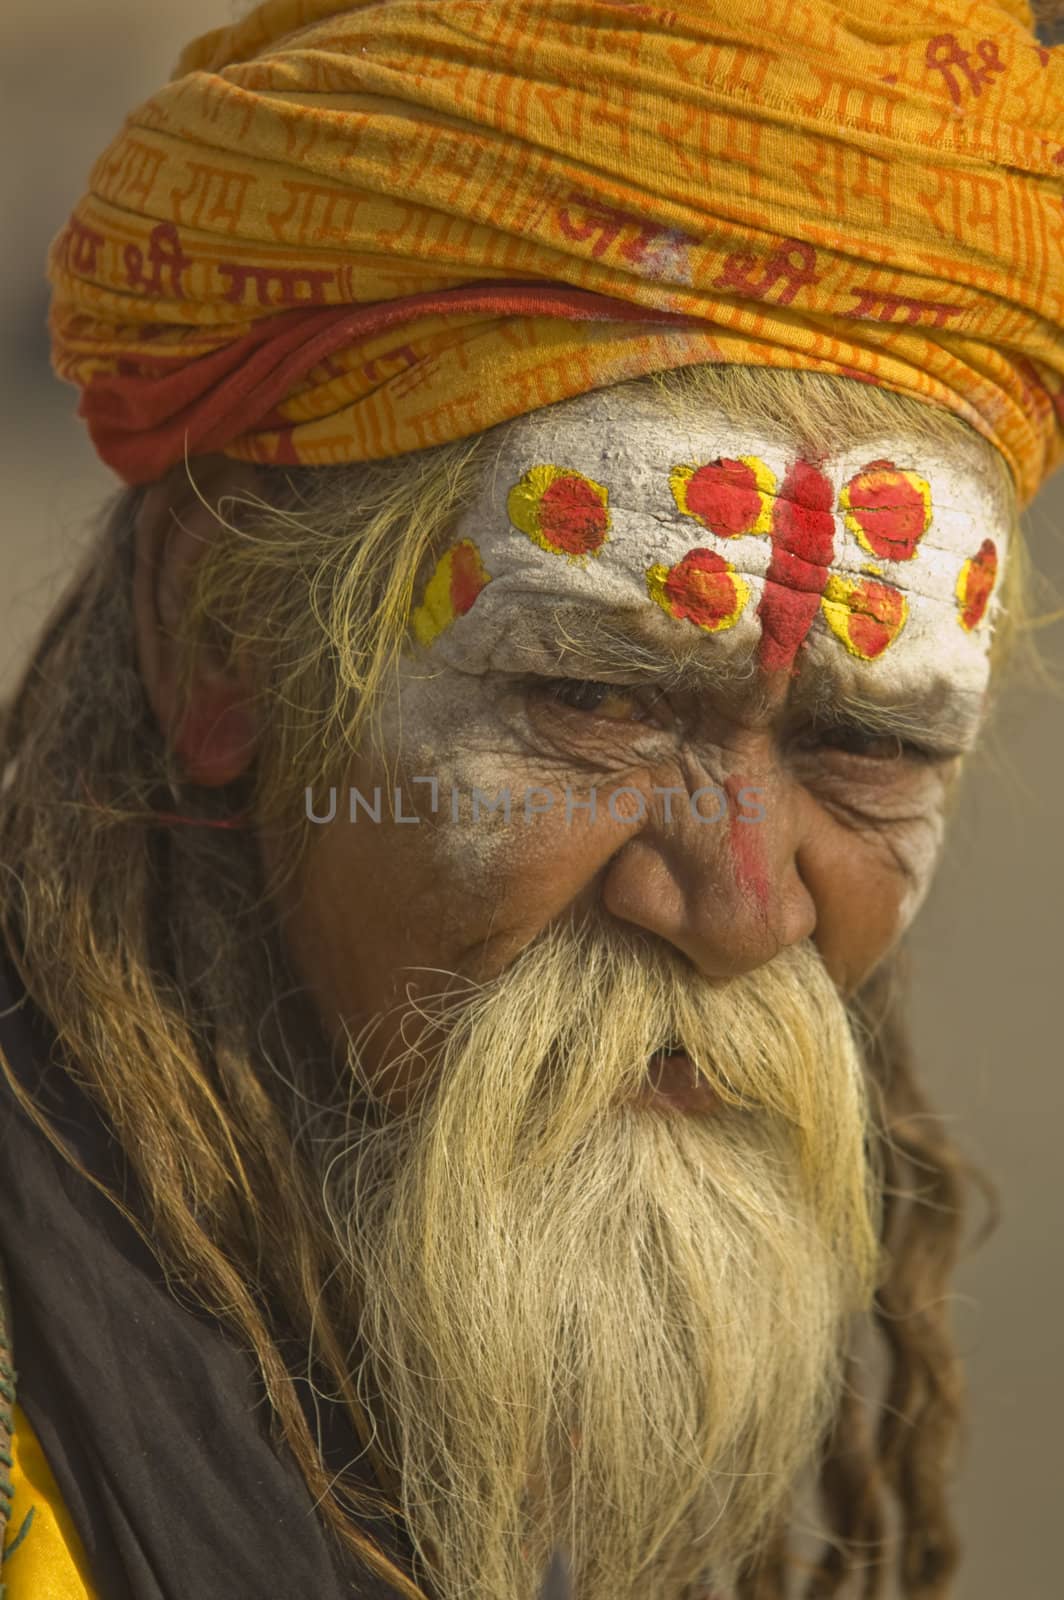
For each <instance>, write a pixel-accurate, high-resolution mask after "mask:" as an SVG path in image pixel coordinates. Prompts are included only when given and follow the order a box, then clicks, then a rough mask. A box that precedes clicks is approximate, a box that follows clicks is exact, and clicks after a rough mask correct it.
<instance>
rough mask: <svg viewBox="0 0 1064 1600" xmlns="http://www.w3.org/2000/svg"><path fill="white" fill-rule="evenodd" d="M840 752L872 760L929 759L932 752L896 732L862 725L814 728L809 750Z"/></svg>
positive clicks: (842, 723)
mask: <svg viewBox="0 0 1064 1600" xmlns="http://www.w3.org/2000/svg"><path fill="white" fill-rule="evenodd" d="M809 747H815V748H816V749H819V750H840V751H842V752H843V754H845V755H851V756H864V757H865V759H866V760H869V761H900V760H901V759H902V758H903V757H908V759H909V760H914V761H920V760H926V759H927V755H928V752H927V751H926V750H924V749H923V748H922V747H921V746H919V745H916V744H911V743H910V742H908V741H907V740H905V739H903V738H901V736H900V735H899V734H896V733H877V732H875V731H874V730H873V729H871V728H862V727H861V726H860V725H859V724H858V723H848V722H840V723H834V724H832V725H830V726H827V727H823V728H816V729H814V730H813V731H812V732H811V733H810V734H809V736H808V741H807V748H809Z"/></svg>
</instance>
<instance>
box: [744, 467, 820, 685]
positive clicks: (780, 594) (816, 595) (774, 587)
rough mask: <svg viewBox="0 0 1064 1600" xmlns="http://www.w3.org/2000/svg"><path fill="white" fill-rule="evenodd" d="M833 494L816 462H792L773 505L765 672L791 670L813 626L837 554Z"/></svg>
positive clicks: (762, 609) (763, 608) (762, 612)
mask: <svg viewBox="0 0 1064 1600" xmlns="http://www.w3.org/2000/svg"><path fill="white" fill-rule="evenodd" d="M833 505H834V496H833V494H832V489H831V484H830V483H829V482H828V480H827V478H826V477H825V476H824V474H823V472H821V470H820V468H819V467H818V466H814V465H813V463H812V462H809V461H795V462H793V463H792V464H791V466H790V467H789V468H788V469H787V476H786V477H785V478H784V480H783V484H782V486H781V488H780V492H779V494H778V495H777V497H776V499H775V501H774V503H773V508H772V558H771V560H770V562H769V567H768V572H767V574H766V576H765V591H764V593H763V595H762V596H761V604H760V605H759V606H758V608H757V614H758V617H759V618H760V621H761V646H760V651H759V657H758V659H759V660H760V662H761V665H762V666H763V667H764V669H765V671H766V672H779V671H781V670H782V669H784V668H790V667H792V666H793V664H794V658H795V656H796V655H797V654H798V650H799V648H800V647H801V645H802V642H803V640H804V639H805V636H806V634H807V633H808V632H809V629H810V627H811V625H812V622H813V618H814V617H815V616H816V614H817V608H818V606H819V604H820V595H821V593H822V591H823V588H824V584H825V582H826V581H827V576H828V568H829V567H830V566H831V560H832V557H833V555H834V553H835V518H834V516H833V515H832V511H833Z"/></svg>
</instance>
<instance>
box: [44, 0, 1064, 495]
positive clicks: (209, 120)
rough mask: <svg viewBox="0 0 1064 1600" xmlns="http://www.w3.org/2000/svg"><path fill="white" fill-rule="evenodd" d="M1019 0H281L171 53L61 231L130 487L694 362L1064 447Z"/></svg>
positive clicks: (83, 366) (1063, 350) (337, 445)
mask: <svg viewBox="0 0 1064 1600" xmlns="http://www.w3.org/2000/svg"><path fill="white" fill-rule="evenodd" d="M1032 26H1033V25H1032V19H1031V12H1030V10H1029V8H1028V6H1027V4H1026V0H892V3H891V4H890V5H888V6H886V7H884V5H883V0H830V3H829V0H758V4H756V5H754V4H753V3H752V0H748V3H746V4H743V3H741V0H671V4H669V0H665V3H664V4H658V3H653V4H630V3H627V0H363V3H361V4H358V3H356V4H353V5H352V4H346V5H345V4H337V3H335V0H267V3H266V4H264V5H260V6H259V7H258V9H257V10H255V11H254V12H252V13H251V14H250V15H249V16H248V17H246V18H245V20H244V21H243V22H240V23H237V24H235V25H234V26H231V27H227V28H222V29H219V30H217V31H215V32H213V33H210V34H207V35H206V36H205V37H203V38H201V39H199V40H197V41H196V42H195V43H193V44H192V45H191V46H190V47H189V48H188V49H187V50H186V51H185V52H184V54H183V56H182V58H181V60H180V61H179V63H178V66H177V69H176V72H175V74H174V77H173V78H172V80H171V82H170V83H169V84H168V86H167V87H166V88H164V89H162V90H161V91H160V92H159V93H158V94H156V95H154V96H153V97H152V98H151V99H150V100H148V101H146V102H145V103H144V104H143V105H142V106H140V108H139V109H138V110H136V111H135V112H133V114H132V115H131V116H130V117H129V119H128V120H127V122H126V125H125V127H124V128H123V130H122V132H121V133H120V134H119V136H118V138H117V139H116V140H115V141H114V143H113V144H112V145H111V146H110V148H109V149H108V150H107V151H106V152H105V153H104V155H103V156H102V157H101V158H100V160H99V161H98V162H97V164H96V166H95V168H94V170H93V172H92V176H91V180H90V184H91V187H90V191H89V193H88V194H87V195H86V197H85V198H84V199H83V200H82V201H81V203H80V204H79V205H78V207H77V209H76V210H75V212H74V214H73V217H72V219H71V221H70V223H69V224H68V226H67V227H66V228H65V229H64V230H63V231H62V232H61V233H60V235H59V236H58V238H57V239H56V241H55V243H54V244H53V246H52V251H51V255H50V262H49V266H50V275H51V280H52V284H53V288H54V298H53V305H52V314H51V329H52V334H53V346H54V362H55V367H56V370H57V371H58V373H59V374H60V375H61V376H62V377H64V378H68V379H70V380H71V381H73V382H74V383H76V384H78V385H79V386H80V387H81V389H82V391H83V394H82V401H81V414H82V416H84V417H85V419H86V421H87V422H88V426H89V429H90V431H91V434H92V438H93V441H94V443H95V445H96V448H97V450H98V451H99V453H100V455H101V456H102V457H103V459H104V460H105V461H106V462H108V463H109V464H110V465H111V466H112V467H113V468H115V469H116V470H117V471H118V472H119V473H120V474H121V475H122V476H123V477H124V478H126V479H127V480H128V481H130V482H133V483H137V482H146V481H148V480H151V479H153V478H156V477H158V476H160V475H161V474H162V473H163V472H164V471H165V470H166V469H167V468H168V467H170V466H171V465H172V464H173V463H175V462H177V461H180V460H181V459H182V458H183V457H184V456H185V454H186V452H187V453H188V454H189V455H196V454H202V453H205V452H210V451H222V452H224V453H226V454H228V455H230V456H235V457H238V458H240V459H243V460H251V461H260V462H267V463H281V464H289V463H305V464H308V465H316V464H331V463H336V462H344V461H354V460H362V459H367V458H373V457H382V456H391V455H397V454H400V453H402V452H404V451H408V450H416V449H419V448H422V447H424V446H426V445H431V444H435V443H439V442H442V441H444V440H449V439H459V438H464V437H466V436H467V435H470V434H473V433H477V432H479V431H481V430H482V429H484V428H487V427H490V426H492V425H493V424H495V423H498V422H501V421H503V420H505V419H506V418H508V417H513V416H517V415H520V414H521V413H523V412H527V411H531V410H534V409H535V408H537V407H539V406H543V405H548V404H550V403H552V402H554V401H557V400H563V399H567V398H569V397H571V396H573V395H577V394H581V393H584V392H586V391H587V390H590V389H595V388H599V387H602V386H605V385H608V384H613V383H617V382H619V381H621V380H622V379H625V378H632V377H635V376H637V375H639V374H642V373H648V372H652V371H655V370H662V369H665V368H669V367H676V366H684V365H689V364H692V363H699V362H716V361H721V362H741V363H745V364H747V365H753V366H773V367H791V368H801V369H808V370H811V371H814V370H815V371H822V372H835V373H843V374H845V375H847V376H849V377H851V378H859V379H861V380H863V381H864V382H868V383H876V384H882V385H883V387H884V388H887V389H893V390H897V391H900V392H902V393H907V394H911V395H915V396H917V397H919V398H920V399H922V400H925V401H927V402H929V403H931V404H935V405H939V406H944V407H946V408H948V409H949V410H951V411H954V412H956V413H957V414H958V415H960V416H962V417H965V418H966V419H967V420H968V421H969V422H970V423H971V424H972V425H973V426H974V427H975V428H977V429H978V430H979V431H980V432H981V433H982V434H984V435H985V436H986V437H987V438H988V439H990V440H992V441H993V443H994V444H995V445H996V446H997V447H998V448H999V449H1000V451H1001V452H1002V454H1003V455H1004V456H1005V458H1006V460H1007V461H1008V463H1009V466H1010V467H1011V469H1012V472H1013V475H1014V477H1015V479H1016V482H1017V485H1018V488H1019V491H1020V495H1021V499H1022V500H1024V501H1026V500H1028V499H1029V498H1030V497H1031V496H1032V495H1033V493H1034V491H1035V490H1036V488H1037V487H1038V485H1039V484H1040V482H1041V481H1042V480H1043V479H1044V478H1045V477H1046V475H1047V474H1048V473H1049V472H1050V471H1051V470H1052V469H1053V467H1055V466H1056V465H1057V463H1058V462H1059V461H1060V460H1061V457H1062V455H1064V337H1062V325H1064V48H1053V49H1050V48H1047V47H1046V46H1044V45H1042V44H1040V43H1039V42H1038V40H1037V39H1036V38H1035V36H1034V34H1033V32H1032Z"/></svg>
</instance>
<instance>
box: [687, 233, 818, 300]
mask: <svg viewBox="0 0 1064 1600" xmlns="http://www.w3.org/2000/svg"><path fill="white" fill-rule="evenodd" d="M819 281H820V278H819V274H818V273H817V270H816V251H815V250H814V249H813V247H812V245H810V244H806V243H805V241H804V240H803V239H782V240H781V241H780V243H779V244H778V245H777V247H776V249H775V250H773V251H772V252H771V254H770V255H768V256H766V257H765V258H764V259H763V260H761V259H759V258H758V257H757V256H755V255H753V254H749V253H747V252H746V251H742V250H736V251H734V252H733V253H732V254H731V255H730V256H728V257H727V259H726V261H725V263H724V268H723V270H722V272H721V273H720V276H719V277H717V278H716V279H714V282H713V287H714V289H730V290H731V291H732V292H733V293H734V294H740V295H743V296H744V297H746V298H748V299H751V300H767V299H768V298H769V296H770V294H772V291H773V290H774V289H775V288H776V287H777V285H779V284H782V285H783V287H782V288H781V289H780V290H779V293H778V294H777V295H776V296H775V303H776V304H777V305H781V306H789V305H790V303H791V301H792V300H793V299H794V297H795V295H796V294H797V293H798V291H799V289H804V288H805V287H807V286H808V285H809V284H813V283H818V282H819Z"/></svg>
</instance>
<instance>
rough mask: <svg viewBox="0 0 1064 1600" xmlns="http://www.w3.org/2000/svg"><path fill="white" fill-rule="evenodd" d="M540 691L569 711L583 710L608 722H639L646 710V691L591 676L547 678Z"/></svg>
mask: <svg viewBox="0 0 1064 1600" xmlns="http://www.w3.org/2000/svg"><path fill="white" fill-rule="evenodd" d="M539 687H540V692H541V693H542V694H543V695H545V697H546V698H547V699H548V700H553V701H555V702H557V703H558V704H560V705H563V706H567V707H568V708H569V709H570V710H571V711H586V712H589V713H590V714H592V715H594V716H596V717H607V718H609V720H610V721H612V722H639V721H642V720H643V719H644V716H645V713H646V711H647V701H646V693H645V691H643V690H640V689H629V688H626V687H625V686H624V685H621V684H616V683H597V682H595V680H594V679H591V678H550V679H548V680H547V682H546V683H544V684H541V685H540V686H539Z"/></svg>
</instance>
